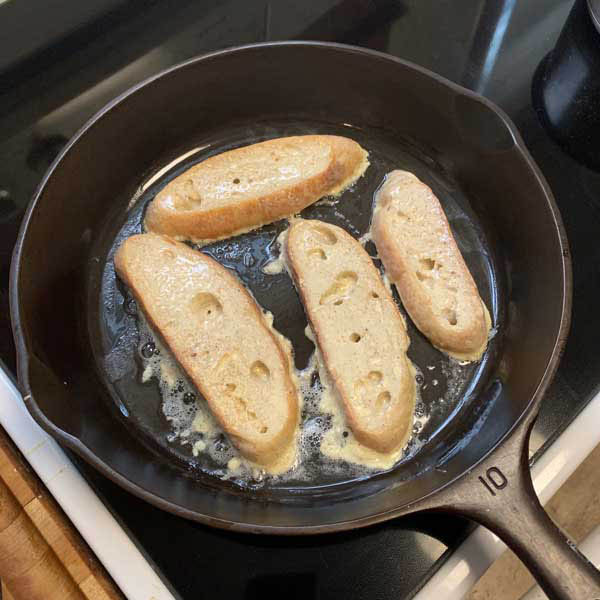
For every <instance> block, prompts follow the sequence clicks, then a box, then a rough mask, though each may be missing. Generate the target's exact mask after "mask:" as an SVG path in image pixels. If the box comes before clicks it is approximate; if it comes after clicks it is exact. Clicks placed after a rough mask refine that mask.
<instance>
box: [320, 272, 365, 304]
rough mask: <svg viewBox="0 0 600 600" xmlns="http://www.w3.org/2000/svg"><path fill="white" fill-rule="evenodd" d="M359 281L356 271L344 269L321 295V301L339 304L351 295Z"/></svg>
mask: <svg viewBox="0 0 600 600" xmlns="http://www.w3.org/2000/svg"><path fill="white" fill-rule="evenodd" d="M357 281H358V275H357V274H356V273H355V272H354V271H342V272H341V273H340V274H339V275H337V277H336V278H335V281H334V282H333V283H332V284H331V286H330V287H329V289H328V290H327V291H326V292H325V293H324V294H323V295H322V296H321V299H320V301H319V303H320V304H330V303H333V304H335V305H336V306H339V305H340V304H342V302H343V301H344V298H347V297H348V296H349V295H350V293H351V292H352V290H353V289H354V286H355V285H356V282H357Z"/></svg>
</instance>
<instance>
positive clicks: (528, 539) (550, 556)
mask: <svg viewBox="0 0 600 600" xmlns="http://www.w3.org/2000/svg"><path fill="white" fill-rule="evenodd" d="M534 421H535V418H531V419H528V422H526V423H522V424H521V425H520V426H519V427H518V428H517V430H516V431H515V432H514V433H513V434H512V436H511V437H510V438H509V439H508V440H506V441H505V442H504V443H503V444H502V445H501V446H500V447H499V448H498V449H497V450H496V451H495V452H493V453H492V455H491V456H489V457H488V458H486V459H485V460H484V461H483V462H482V463H481V464H479V465H478V466H477V467H475V468H474V469H473V470H472V471H471V472H470V473H468V474H467V475H465V476H464V477H463V478H462V479H461V480H459V481H457V482H456V483H455V484H454V485H453V486H451V487H450V488H447V491H446V493H445V494H443V495H444V496H445V497H444V498H443V499H442V503H441V504H438V503H436V507H435V509H436V510H443V511H444V512H452V513H455V514H459V515H461V516H464V517H467V518H469V519H471V520H473V521H476V522H478V523H480V524H481V525H483V526H484V527H486V528H487V529H489V530H491V531H492V532H493V533H495V534H496V535H497V536H498V537H499V538H500V539H501V540H502V541H503V542H504V543H505V544H506V545H507V546H508V547H509V548H510V549H511V550H512V551H513V552H514V553H515V554H516V555H517V556H518V557H519V558H520V559H521V560H522V561H523V563H524V564H525V566H526V567H527V568H528V569H529V571H530V572H531V574H532V575H533V576H534V577H535V579H536V580H537V582H538V583H539V585H540V586H541V588H542V589H543V590H544V592H545V593H546V595H547V596H548V597H549V598H551V599H552V600H579V599H581V600H594V599H600V571H598V570H596V568H595V567H594V566H593V565H592V563H590V562H589V561H588V559H587V558H586V557H585V556H583V554H581V553H580V552H579V551H578V550H577V548H576V547H575V545H574V544H573V543H572V542H571V541H569V540H567V538H566V537H565V536H564V535H563V534H562V533H561V531H560V530H559V529H558V527H557V526H556V525H555V524H554V522H553V521H552V520H551V519H550V517H549V516H548V515H547V513H546V511H545V510H544V509H543V507H542V505H541V504H540V502H539V500H538V497H537V494H536V493H535V490H534V489H533V483H532V481H531V473H530V470H529V460H528V455H529V451H528V449H529V436H530V433H531V429H532V427H533V423H534Z"/></svg>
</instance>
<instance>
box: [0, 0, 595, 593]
mask: <svg viewBox="0 0 600 600" xmlns="http://www.w3.org/2000/svg"><path fill="white" fill-rule="evenodd" d="M82 4H84V5H85V7H78V6H77V3H68V2H51V3H47V4H46V5H44V6H45V8H37V9H36V8H34V7H32V5H31V4H30V3H27V2H22V1H21V0H11V1H9V2H7V3H4V4H0V32H1V33H2V35H0V132H2V135H1V139H0V293H1V295H0V300H1V303H2V306H1V310H0V328H1V329H0V357H1V358H2V361H3V362H4V365H5V366H6V368H7V369H8V370H9V371H11V372H14V369H15V355H14V347H13V345H12V340H11V335H10V322H9V317H8V272H9V264H10V255H11V251H12V247H13V245H14V242H15V239H16V236H17V230H18V226H19V222H20V220H21V218H22V214H23V210H24V208H25V206H26V205H27V203H28V201H29V199H30V197H31V195H32V193H33V191H34V189H35V187H36V185H37V184H38V182H39V181H40V180H41V178H42V176H43V173H44V171H45V170H46V169H47V168H48V166H49V165H50V163H51V161H52V160H53V158H54V157H55V156H56V154H57V153H58V152H59V151H60V149H61V148H62V146H63V145H64V144H65V143H66V141H67V140H68V139H69V138H70V136H71V135H73V133H75V131H76V130H77V129H78V128H79V127H80V126H81V125H82V124H83V123H84V122H85V121H86V120H87V119H88V118H89V117H90V116H91V115H92V114H93V113H94V112H96V111H97V110H98V109H99V108H101V107H102V106H103V105H104V104H105V103H106V102H107V101H109V100H110V99H111V98H113V97H114V96H116V95H117V94H118V93H120V92H122V91H123V90H125V89H127V88H128V87H130V86H131V85H133V84H134V83H136V82H138V81H140V80H141V79H144V78H145V77H147V76H149V75H152V74H154V73H156V72H158V71H160V70H162V69H164V68H166V67H169V66H171V65H173V64H175V63H177V62H180V61H182V60H184V59H187V58H189V57H192V56H194V55H197V54H200V53H202V52H205V51H208V50H214V49H217V48H222V47H226V46H231V45H237V44H245V43H251V42H260V41H267V40H279V39H314V40H327V41H337V42H344V43H350V44H357V45H361V46H366V47H369V48H374V49H377V50H382V51H385V52H389V53H391V54H395V55H396V56H399V57H402V58H404V59H408V60H411V61H413V62H415V63H417V64H419V65H422V66H424V67H427V68H429V69H431V70H433V71H435V72H437V73H440V74H442V75H444V76H446V77H448V78H449V79H452V80H453V81H456V82H457V83H460V84H462V85H464V86H466V87H469V88H471V89H473V90H476V91H478V92H480V93H482V94H483V95H485V96H487V97H489V98H491V99H492V100H494V101H495V102H497V103H498V104H499V105H500V106H501V107H502V108H504V110H505V111H506V112H507V113H508V114H509V115H510V116H511V117H512V119H513V120H514V121H515V123H516V124H517V127H518V128H519V130H520V131H521V133H522V135H523V137H524V139H525V142H526V144H527V146H528V147H529V149H530V151H531V153H532V154H533V156H534V158H535V159H536V161H537V162H538V164H539V166H540V167H541V170H542V171H543V173H544V174H545V176H546V178H547V179H548V182H549V183H550V187H551V188H552V190H553V191H554V194H555V196H556V199H557V202H558V205H559V207H560V209H561V211H562V215H563V219H564V221H565V226H566V229H567V233H568V236H569V240H570V244H571V249H572V257H573V271H574V304H573V324H572V329H571V335H570V337H569V342H568V345H567V350H566V353H565V355H564V358H563V360H562V363H561V366H560V368H559V371H558V375H557V377H556V379H555V382H554V384H553V385H552V387H551V390H550V392H549V393H548V396H547V397H546V399H545V400H544V404H543V407H542V411H541V415H540V418H539V419H538V422H537V424H536V428H535V430H534V435H533V438H532V451H536V450H538V449H539V448H541V447H542V446H543V445H544V444H545V443H547V442H548V441H551V440H552V439H553V438H554V437H555V436H556V435H557V434H558V433H560V431H561V430H562V428H564V427H565V426H566V425H567V424H568V423H569V422H570V420H571V419H572V418H573V417H574V416H575V415H576V414H577V412H578V411H579V410H580V409H581V408H582V407H583V406H585V404H586V402H587V401H588V400H589V399H590V397H591V395H592V394H593V393H594V392H595V391H596V388H597V387H598V384H600V370H599V368H598V367H599V363H600V353H598V352H597V351H596V340H597V339H599V337H600V336H599V333H600V311H598V309H597V298H599V297H600V278H599V277H598V275H597V272H598V269H597V265H598V264H599V259H600V244H598V237H599V236H598V232H599V231H600V175H599V174H597V173H594V172H593V171H590V170H588V169H586V168H585V167H583V166H580V165H579V164H578V163H576V162H575V161H574V160H572V159H571V158H569V157H568V156H567V155H566V154H565V153H563V152H562V151H561V149H560V148H559V147H557V146H556V145H555V144H554V143H553V142H552V141H551V140H550V138H549V137H548V135H547V134H546V132H545V131H544V129H543V128H542V127H541V125H540V124H539V122H538V119H537V117H536V115H535V112H534V110H533V108H532V106H531V87H532V77H533V74H534V72H535V69H536V67H537V65H538V64H539V62H540V61H541V59H542V58H543V57H544V56H545V55H546V54H547V53H548V52H549V51H550V50H551V49H552V47H553V45H554V43H555V42H556V39H557V37H558V33H559V32H560V29H561V27H562V25H563V23H564V21H565V19H566V17H567V14H568V12H569V10H570V8H571V4H572V1H569V0H567V1H564V0H488V1H485V0H463V1H462V2H458V3H457V2H456V1H455V0H403V1H397V0H341V1H340V0H304V1H303V2H294V1H291V0H278V1H272V2H268V1H266V0H252V2H248V1H247V0H232V1H229V2H217V1H214V0H213V1H210V0H205V1H204V2H196V1H193V0H189V1H187V0H180V1H178V2H167V1H162V2H160V1H153V2H148V1H147V2H144V3H141V2H122V1H118V0H95V1H91V0H90V1H89V2H86V3H82ZM27 5H28V6H27ZM24 23H27V25H26V26H25V25H24ZM74 460H75V461H76V462H77V464H78V466H79V467H80V469H81V470H82V472H83V473H84V475H85V476H86V477H87V478H88V479H89V480H90V481H91V483H92V485H94V487H95V488H96V490H97V491H98V493H99V494H100V495H101V496H102V497H103V498H104V500H105V501H106V503H107V505H108V506H109V507H110V508H111V509H112V510H113V511H114V513H115V515H116V516H117V518H118V519H119V520H120V521H121V522H122V523H123V524H124V526H125V527H126V528H128V529H129V530H130V531H131V533H132V535H133V537H134V538H135V539H136V540H137V542H138V543H139V545H140V546H141V548H142V549H143V551H144V552H145V553H146V554H147V556H148V557H149V559H150V560H151V561H153V562H154V563H155V564H156V566H157V567H158V569H159V570H160V572H161V573H162V574H163V576H164V577H165V579H166V580H167V581H168V582H169V583H170V585H171V586H172V588H173V590H174V592H176V593H177V594H179V595H180V596H181V597H182V598H185V599H187V598H194V599H197V598H204V597H206V598H208V597H215V596H218V597H222V598H255V597H256V598H258V597H261V596H263V595H264V594H265V593H268V592H269V591H280V592H281V591H284V593H285V595H286V597H287V598H295V597H298V598H300V597H301V598H303V599H304V600H310V599H311V598H338V597H339V598H342V597H343V598H345V599H347V600H351V599H352V598H364V597H372V598H375V597H376V598H381V599H386V598H394V599H397V598H400V597H404V596H407V595H410V593H411V592H412V591H413V590H414V589H415V588H416V587H417V586H419V585H420V583H422V582H423V580H424V579H425V578H426V576H427V574H428V573H429V572H431V570H432V569H434V568H435V567H436V564H439V562H437V563H436V561H438V559H440V558H441V559H442V560H443V555H444V553H445V552H446V550H447V549H448V548H449V549H452V548H453V547H455V546H456V545H457V544H458V543H459V542H460V540H461V539H462V538H463V537H464V535H465V534H466V532H467V531H468V524H467V523H465V522H463V521H460V520H457V519H455V518H450V517H446V516H431V515H428V516H416V517H409V518H405V519H403V520H399V521H396V522H391V523H387V524H384V525H380V526H377V527H373V528H369V529H366V530H362V531H357V532H350V533H345V534H337V535H335V536H327V537H310V538H302V539H300V538H294V539H289V538H272V537H252V536H246V535H240V534H232V533H224V532H221V531H215V530H211V529H209V528H207V527H204V526H202V525H198V524H194V523H191V522H188V521H185V520H183V519H180V518H177V517H174V516H172V515H170V514H167V513H164V512H162V511H159V510H158V509H155V508H153V507H151V506H149V505H147V504H145V503H144V502H142V501H141V500H138V499H137V498H135V497H133V496H131V495H129V494H128V493H126V492H124V491H122V490H121V489H120V488H117V487H116V486H115V485H113V484H112V483H110V482H109V481H108V480H106V479H104V478H103V477H102V476H100V475H99V474H97V473H96V472H95V471H93V470H92V469H91V468H89V467H87V466H86V465H84V464H82V463H81V462H80V461H78V460H77V459H76V458H74Z"/></svg>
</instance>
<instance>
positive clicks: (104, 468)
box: [9, 40, 573, 535]
mask: <svg viewBox="0 0 600 600" xmlns="http://www.w3.org/2000/svg"><path fill="white" fill-rule="evenodd" d="M279 46H284V47H289V46H295V47H309V48H315V47H316V48H324V49H326V50H327V49H329V50H335V51H338V52H347V53H350V54H363V55H367V56H370V57H371V58H373V59H376V60H381V61H386V62H389V63H390V65H401V66H402V67H405V68H408V69H410V70H412V71H416V72H417V73H420V74H421V75H424V76H426V77H429V78H432V79H433V80H434V81H436V82H438V83H439V84H441V85H443V86H445V87H447V88H450V89H451V90H452V91H453V92H455V93H456V94H457V95H459V96H463V97H467V98H470V99H471V100H474V101H476V102H479V103H480V104H482V105H483V106H484V107H485V108H486V109H488V110H490V111H491V112H493V113H494V114H495V115H496V116H497V117H499V119H500V121H501V122H502V124H503V125H504V127H505V128H506V130H507V131H508V132H509V133H510V135H511V138H512V141H513V144H514V147H515V149H516V150H517V151H518V153H519V158H520V159H521V160H523V161H524V162H525V163H526V165H527V167H528V168H529V169H530V171H531V172H532V173H533V175H534V176H535V179H536V181H537V183H538V184H539V186H540V188H541V189H542V191H543V193H544V196H545V198H546V203H547V206H548V209H549V211H550V214H551V216H552V219H553V222H554V227H555V231H556V232H557V233H558V242H559V248H560V250H561V257H562V275H563V277H562V279H563V285H562V290H561V293H562V309H561V316H560V324H559V328H558V333H557V336H556V340H555V342H554V347H553V349H552V353H551V355H550V358H549V360H548V363H547V365H546V368H545V369H544V373H543V375H542V377H541V379H540V382H539V383H538V386H537V388H536V390H535V392H534V393H533V395H532V397H531V398H530V400H529V402H528V403H527V404H526V406H525V407H524V408H523V410H522V412H521V414H520V416H519V417H518V418H517V419H516V420H515V421H514V423H513V424H512V425H511V427H509V428H508V430H507V431H506V432H505V433H504V434H503V435H502V436H501V437H500V438H499V440H498V441H497V442H496V443H495V444H493V445H492V446H491V447H490V449H489V450H488V451H487V452H484V454H483V455H482V456H481V457H480V458H479V459H478V460H477V461H476V462H475V463H473V464H472V465H471V466H470V467H468V468H467V469H466V470H465V471H463V472H462V473H461V474H460V475H458V476H457V477H455V478H454V479H452V480H450V481H448V482H447V483H445V484H443V485H442V486H440V487H439V488H437V489H435V490H434V491H432V492H430V493H429V494H426V495H425V496H422V497H421V498H420V499H419V500H417V501H415V502H414V503H412V504H411V505H410V508H409V507H408V506H407V505H400V506H396V507H395V508H394V509H392V510H389V511H384V512H380V513H375V514H371V515H368V516H365V517H360V518H357V519H354V520H346V521H338V522H334V523H327V524H323V525H303V526H279V525H258V524H252V523H240V522H235V521H229V520H227V519H221V518H216V517H212V516H209V515H204V514H200V513H198V512H195V511H193V510H190V509H187V508H183V507H181V506H180V505H178V504H175V503H173V502H171V501H169V500H165V499H164V498H161V497H159V496H157V495H156V494H154V493H152V492H148V491H147V490H146V489H144V488H142V487H141V486H139V485H137V484H136V483H133V482H132V481H130V480H129V479H127V478H126V477H124V476H123V475H121V474H120V473H118V472H117V471H115V470H114V469H113V468H112V467H111V466H109V465H108V464H107V463H105V462H104V461H103V460H101V459H99V458H98V457H97V456H96V455H95V454H94V453H93V452H92V451H91V450H90V449H89V448H88V447H87V446H86V445H84V444H83V443H82V442H81V440H79V439H78V438H76V437H74V436H72V435H70V434H69V433H67V432H65V431H63V430H62V429H60V428H59V427H57V426H56V425H55V424H54V423H52V422H51V421H50V420H49V419H48V418H47V417H46V415H45V414H44V413H43V412H42V411H41V409H40V408H39V406H38V405H37V403H36V401H35V398H34V396H33V393H32V390H31V386H30V382H29V375H28V371H29V370H28V366H29V352H28V348H27V345H26V342H25V336H24V334H23V325H22V321H21V311H20V306H19V286H18V283H19V279H20V271H21V259H22V253H23V246H24V240H25V237H26V235H27V231H28V228H29V223H30V220H31V217H32V214H33V212H34V210H35V209H36V207H37V204H38V201H39V200H40V197H41V196H42V193H43V191H44V188H45V187H46V184H47V183H48V181H49V180H50V178H51V177H52V175H53V173H54V171H55V170H56V169H57V168H58V166H59V165H60V163H61V161H62V159H63V157H64V156H65V155H66V154H67V153H68V152H69V151H70V150H71V148H72V147H73V146H75V145H76V144H77V142H78V141H79V140H80V138H82V137H83V136H84V135H85V134H86V132H87V131H88V130H89V129H90V128H91V127H93V126H94V125H95V124H96V122H97V121H98V120H100V119H101V118H102V117H103V116H104V115H105V114H106V113H108V112H109V111H110V110H112V109H113V108H114V107H115V106H117V105H118V104H120V103H121V102H122V101H124V100H125V99H126V98H128V97H129V96H131V95H133V94H134V93H136V92H138V91H139V90H140V89H142V88H144V87H145V86H147V85H149V84H151V83H152V82H154V81H155V80H157V79H159V78H161V77H163V76H165V75H168V74H169V73H171V72H174V71H176V70H178V69H182V68H185V67H187V66H189V65H191V64H195V63H197V62H200V61H204V60H210V59H213V58H218V57H220V56H224V55H229V54H233V53H237V52H244V51H246V50H249V49H256V48H258V49H260V48H270V47H279ZM572 285H573V283H572V267H571V259H570V251H569V244H568V240H567V236H566V232H565V229H564V225H563V221H562V217H561V215H560V211H559V209H558V206H557V204H556V201H555V200H554V196H553V194H552V191H551V190H550V187H549V185H548V183H547V181H546V179H545V177H544V175H543V174H542V172H541V171H540V169H539V167H538V166H537V165H536V163H535V161H534V160H533V158H532V156H531V155H530V153H529V151H528V150H527V148H526V146H525V143H524V141H523V139H522V137H521V135H520V133H519V132H518V130H517V128H516V126H515V125H514V123H513V122H512V120H511V119H510V117H509V116H508V115H507V114H506V113H505V112H504V111H503V110H502V109H501V108H500V107H499V106H497V105H496V104H495V103H494V102H492V101H491V100H489V99H487V98H485V97H484V96H482V95H480V94H478V93H476V92H473V91H471V90H469V89H467V88H465V87H463V86H461V85H459V84H457V83H454V82H453V81H451V80H449V79H447V78H445V77H443V76H441V75H438V74H437V73H434V72H433V71H430V70H429V69H426V68H424V67H421V66H419V65H416V64H415V63H413V62H411V61H407V60H404V59H401V58H398V57H396V56H393V55H390V54H387V53H384V52H380V51H377V50H371V49H369V48H363V47H360V46H353V45H349V44H340V43H336V42H320V41H311V40H292V41H276V42H261V43H255V44H245V45H241V46H230V47H227V48H224V49H221V50H216V51H214V52H208V53H205V54H201V55H198V56H196V57H193V58H191V59H189V60H186V61H183V62H181V63H178V64H176V65H173V66H171V67H169V68H167V69H164V70H162V71H160V72H158V73H156V74H155V75H152V76H150V77H148V78H146V79H144V80H142V81H141V82H139V83H137V84H135V85H133V86H132V87H130V88H128V89H127V90H125V91H124V92H122V93H121V94H119V95H118V96H117V97H115V98H114V99H113V100H111V101H110V102H109V103H107V104H106V105H105V106H103V107H102V108H101V109H100V110H99V111H97V112H96V113H95V114H94V115H93V116H92V117H91V118H90V119H88V120H87V121H86V122H85V123H84V125H82V127H81V128H80V129H79V130H78V131H77V132H76V133H75V134H74V135H73V137H72V138H71V139H70V140H69V142H68V143H67V144H66V145H65V147H64V148H63V149H62V150H61V152H60V153H59V154H58V156H57V157H56V158H55V159H54V161H53V162H52V164H51V165H50V167H49V168H48V170H47V172H46V174H45V175H44V177H43V178H42V180H41V182H40V184H39V185H38V186H37V188H36V190H35V192H34V194H33V196H32V199H31V201H30V202H29V205H28V206H27V209H26V211H25V215H24V217H23V220H22V222H21V226H20V229H19V234H18V237H17V242H16V244H15V247H14V250H13V255H12V261H11V269H10V291H9V300H10V316H11V322H12V327H13V337H14V340H15V346H16V354H17V377H18V382H19V387H20V389H21V392H22V393H23V400H24V402H25V406H26V407H27V409H28V411H29V413H30V414H31V416H32V417H33V418H34V420H35V421H36V422H37V423H38V425H40V427H42V429H44V430H45V431H46V432H47V433H49V434H50V435H51V436H52V437H54V438H55V439H56V440H58V441H59V442H61V443H63V444H64V445H65V446H67V447H68V448H69V449H70V450H72V451H74V452H75V453H76V454H78V455H79V456H80V457H81V458H83V459H84V460H85V461H86V462H87V463H88V464H90V465H91V466H93V467H94V468H95V469H97V470H98V471H99V472H100V473H102V475H104V476H105V477H107V478H108V479H110V480H111V481H113V482H114V483H116V484H117V485H119V486H120V487H122V488H123V489H125V490H126V491H128V492H130V493H132V494H134V495H135V496H137V497H139V498H141V499H142V500H144V501H146V502H148V503H150V504H152V505H153V506H156V507H157V508H160V509H162V510H166V511H167V512H170V513H172V514H175V515H177V516H180V517H184V518H187V519H190V520H192V521H196V522H200V523H203V524H205V525H209V526H211V527H216V528H219V529H224V530H228V531H237V532H243V533H265V534H274V535H308V534H317V533H329V532H336V531H346V530H350V529H355V528H362V527H366V526H368V525H372V524H375V523H380V522H383V521H387V520H389V519H392V518H395V517H397V516H400V515H402V514H406V513H408V512H417V511H418V510H419V506H420V505H421V504H423V503H424V502H425V500H427V499H428V498H431V497H433V496H435V495H438V494H439V493H440V492H442V491H443V490H445V489H447V488H449V487H450V486H452V485H453V484H454V483H455V482H457V481H458V480H460V479H462V478H463V477H464V476H465V475H466V474H467V473H468V472H469V471H470V470H472V469H474V468H475V467H476V466H477V465H479V464H480V463H481V462H483V461H484V460H485V459H486V458H487V457H488V456H490V455H491V454H492V453H493V452H494V451H495V450H496V449H498V448H499V447H500V446H502V444H503V443H504V441H505V440H506V439H507V438H508V437H510V436H511V434H512V433H513V432H514V431H515V430H516V429H517V428H518V427H519V426H520V425H521V424H522V423H523V421H525V420H527V417H528V416H530V415H531V414H532V413H537V410H538V408H539V404H540V402H541V400H542V398H543V396H544V394H545V392H546V390H547V389H548V387H549V385H550V383H551V381H552V379H553V377H554V374H555V372H556V370H557V368H558V364H559V362H560V359H561V357H562V354H563V352H564V348H565V344H566V340H567V337H568V332H569V327H570V322H571V305H572Z"/></svg>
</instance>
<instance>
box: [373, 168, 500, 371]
mask: <svg viewBox="0 0 600 600" xmlns="http://www.w3.org/2000/svg"><path fill="white" fill-rule="evenodd" d="M372 236H373V241H374V242H375V245H376V246H377V251H378V254H379V257H380V258H381V260H382V262H383V265H384V267H385V270H386V272H387V274H388V275H389V277H390V279H391V281H392V282H393V283H394V285H395V286H396V288H397V290H398V293H399V295H400V298H401V299H402V303H403V305H404V307H405V308H406V310H407V312H408V314H409V315H410V317H411V319H412V320H413V322H414V323H415V325H416V326H417V327H418V329H419V330H420V331H421V332H422V333H423V334H424V335H425V336H427V337H428V338H429V340H430V341H431V343H432V344H433V345H434V346H436V347H437V348H438V349H440V350H442V351H443V352H446V353H447V354H449V355H450V356H453V357H455V358H458V359H461V360H478V359H479V358H481V355H482V354H483V352H484V351H485V349H486V347H487V340H488V335H489V330H490V325H491V322H490V316H489V313H488V310H487V307H486V306H485V304H484V302H483V301H482V299H481V297H480V296H479V292H478V290H477V286H476V284H475V282H474V280H473V277H472V276H471V273H470V272H469V269H468V267H467V265H466V264H465V261H464V259H463V257H462V255H461V253H460V250H459V249H458V246H457V245H456V242H455V240H454V236H453V235H452V231H451V230H450V226H449V224H448V219H447V218H446V215H445V213H444V211H443V209H442V207H441V205H440V203H439V201H438V199H437V198H436V197H435V195H434V194H433V192H432V191H431V189H430V188H429V187H428V186H426V185H425V184H424V183H422V182H421V181H420V180H419V179H418V178H417V177H415V176H414V175H413V174H412V173H408V172H406V171H393V172H392V173H390V174H389V175H388V176H387V178H386V181H385V183H384V184H383V186H382V187H381V188H380V190H379V191H378V193H377V197H376V204H375V210H374V214H373V223H372Z"/></svg>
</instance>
